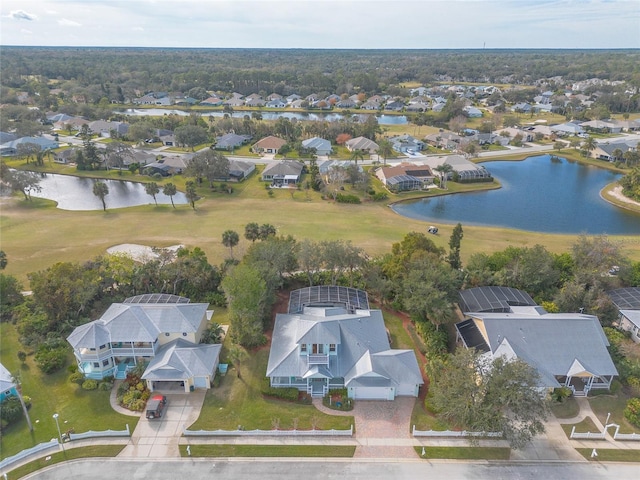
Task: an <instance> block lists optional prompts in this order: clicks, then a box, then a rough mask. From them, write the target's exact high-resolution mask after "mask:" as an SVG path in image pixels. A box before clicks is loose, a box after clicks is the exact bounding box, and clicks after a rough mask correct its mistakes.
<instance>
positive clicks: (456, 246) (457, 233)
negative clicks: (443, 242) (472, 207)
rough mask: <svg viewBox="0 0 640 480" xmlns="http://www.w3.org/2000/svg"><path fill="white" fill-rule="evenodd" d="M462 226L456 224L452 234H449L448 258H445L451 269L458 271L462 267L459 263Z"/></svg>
mask: <svg viewBox="0 0 640 480" xmlns="http://www.w3.org/2000/svg"><path fill="white" fill-rule="evenodd" d="M462 236H463V232H462V225H461V224H460V223H458V224H457V225H456V226H455V227H454V228H453V232H451V237H450V238H449V256H448V257H447V262H449V265H451V268H453V269H454V270H459V269H460V268H461V267H462V262H461V261H460V242H461V241H462Z"/></svg>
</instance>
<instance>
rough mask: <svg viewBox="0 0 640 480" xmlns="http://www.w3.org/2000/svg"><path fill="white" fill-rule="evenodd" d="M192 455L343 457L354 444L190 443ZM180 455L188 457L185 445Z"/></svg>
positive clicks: (347, 454)
mask: <svg viewBox="0 0 640 480" xmlns="http://www.w3.org/2000/svg"><path fill="white" fill-rule="evenodd" d="M190 450H191V456H192V457H327V458H330V457H343V458H351V457H353V454H354V453H355V451H356V447H355V446H343V445H191V449H190ZM180 455H181V456H183V457H188V456H189V455H187V446H186V445H180Z"/></svg>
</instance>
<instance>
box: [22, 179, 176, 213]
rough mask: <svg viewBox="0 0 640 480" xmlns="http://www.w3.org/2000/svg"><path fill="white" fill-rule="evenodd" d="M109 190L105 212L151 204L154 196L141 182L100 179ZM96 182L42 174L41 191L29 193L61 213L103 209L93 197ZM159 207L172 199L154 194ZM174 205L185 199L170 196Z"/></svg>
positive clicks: (94, 180) (100, 202) (100, 203)
mask: <svg viewBox="0 0 640 480" xmlns="http://www.w3.org/2000/svg"><path fill="white" fill-rule="evenodd" d="M102 181H103V182H105V183H106V184H107V186H108V187H109V195H107V196H106V197H105V202H106V204H107V209H111V208H124V207H134V206H136V205H148V204H153V203H154V202H153V197H152V196H151V195H148V194H147V193H146V192H145V190H144V183H136V182H127V181H124V180H102ZM95 182H96V179H93V178H86V177H73V176H71V175H58V174H55V173H43V174H42V180H41V181H40V186H41V187H42V191H41V192H38V193H34V194H32V196H33V197H38V198H46V199H48V200H53V201H55V202H58V208H60V209H62V210H102V201H101V200H100V199H99V198H98V197H96V196H95V195H94V194H93V184H94V183H95ZM156 199H157V200H158V204H171V198H170V197H168V196H167V195H164V194H163V193H162V188H160V193H159V194H157V195H156ZM173 203H175V204H176V205H184V204H186V203H188V202H187V197H186V196H185V194H184V193H182V192H178V193H177V194H176V195H174V196H173Z"/></svg>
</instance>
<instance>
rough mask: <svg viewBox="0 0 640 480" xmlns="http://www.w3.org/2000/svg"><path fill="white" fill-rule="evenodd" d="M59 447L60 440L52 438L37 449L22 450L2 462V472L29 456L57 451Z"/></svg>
mask: <svg viewBox="0 0 640 480" xmlns="http://www.w3.org/2000/svg"><path fill="white" fill-rule="evenodd" d="M59 445H60V444H59V443H58V439H57V438H52V439H51V440H50V441H48V442H44V443H39V444H38V445H36V446H35V447H31V448H27V449H26V450H22V451H21V452H18V453H16V454H15V455H13V456H11V457H7V458H5V459H4V460H2V461H1V462H0V471H4V470H5V469H7V468H8V467H10V466H11V465H13V464H14V463H16V462H19V461H20V460H23V459H25V458H27V457H28V456H29V455H33V454H34V453H41V452H45V451H48V450H56V451H57V450H58V449H59V448H60V447H59Z"/></svg>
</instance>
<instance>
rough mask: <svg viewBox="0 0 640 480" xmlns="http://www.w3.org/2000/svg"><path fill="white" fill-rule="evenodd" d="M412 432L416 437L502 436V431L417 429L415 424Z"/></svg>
mask: <svg viewBox="0 0 640 480" xmlns="http://www.w3.org/2000/svg"><path fill="white" fill-rule="evenodd" d="M411 433H412V435H413V436H414V437H493V438H501V437H502V432H468V431H466V430H462V431H454V430H416V426H415V425H414V426H413V429H412V431H411Z"/></svg>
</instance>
